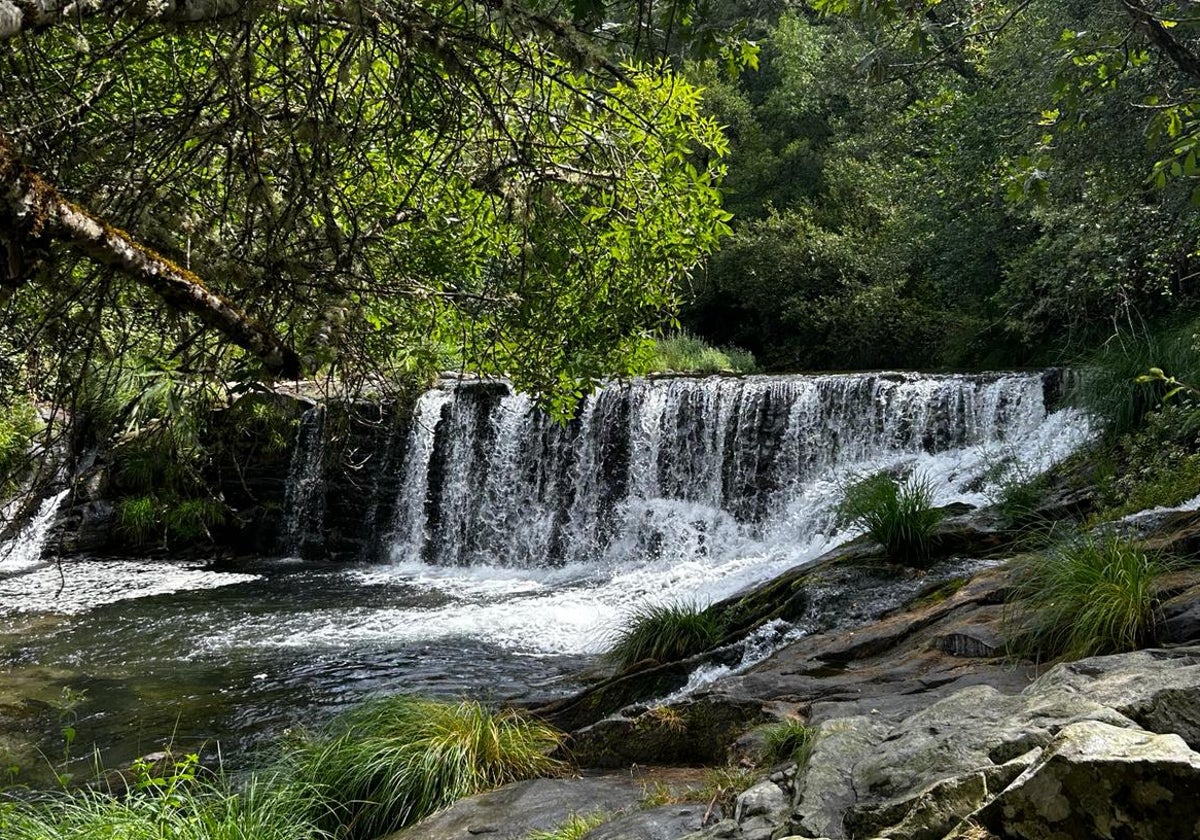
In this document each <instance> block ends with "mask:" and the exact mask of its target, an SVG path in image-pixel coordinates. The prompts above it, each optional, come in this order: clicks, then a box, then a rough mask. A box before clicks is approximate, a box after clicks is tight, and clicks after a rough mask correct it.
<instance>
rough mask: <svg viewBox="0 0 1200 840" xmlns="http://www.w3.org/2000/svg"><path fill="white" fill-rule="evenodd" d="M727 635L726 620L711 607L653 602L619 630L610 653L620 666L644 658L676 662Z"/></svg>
mask: <svg viewBox="0 0 1200 840" xmlns="http://www.w3.org/2000/svg"><path fill="white" fill-rule="evenodd" d="M724 635H725V625H724V622H723V621H722V620H721V618H720V617H719V616H717V615H716V614H715V613H713V612H712V611H711V610H708V609H701V608H700V607H699V606H698V605H696V604H694V603H689V602H674V603H667V604H649V605H645V606H642V607H638V608H637V609H635V610H634V611H633V612H632V613H631V614H630V616H629V618H628V619H627V621H626V624H625V625H624V626H623V627H621V628H620V629H618V630H617V631H616V633H615V634H614V636H613V643H612V646H611V647H610V648H609V650H608V654H607V656H608V659H609V660H610V661H612V662H614V663H616V665H617V666H618V667H620V668H628V667H629V666H631V665H633V664H634V663H637V662H641V661H642V660H644V659H653V660H655V661H656V662H676V661H678V660H680V659H687V658H688V657H689V656H694V655H696V654H698V653H703V652H704V651H706V650H708V649H709V648H711V647H714V646H715V645H717V644H718V643H720V641H721V639H722V638H723V637H724Z"/></svg>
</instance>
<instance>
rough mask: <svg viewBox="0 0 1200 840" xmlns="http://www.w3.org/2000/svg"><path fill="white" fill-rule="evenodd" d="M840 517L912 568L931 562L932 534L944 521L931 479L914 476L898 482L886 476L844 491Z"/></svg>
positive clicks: (879, 475)
mask: <svg viewBox="0 0 1200 840" xmlns="http://www.w3.org/2000/svg"><path fill="white" fill-rule="evenodd" d="M838 515H839V518H840V519H841V521H842V522H843V523H844V524H850V525H855V526H857V527H859V528H862V529H863V530H864V531H865V532H866V533H867V535H868V536H869V537H870V538H871V539H872V540H874V541H875V542H877V543H879V544H880V545H882V546H883V548H884V550H885V551H887V554H888V557H890V558H891V559H893V560H896V561H898V562H901V563H907V564H909V565H913V566H920V565H922V564H924V563H925V562H926V561H927V560H928V558H929V551H930V548H931V545H932V538H933V533H934V531H935V530H936V528H937V525H938V523H939V522H941V521H942V512H941V511H940V510H938V509H937V508H935V507H934V506H933V483H932V482H931V481H930V480H929V479H928V478H926V477H923V476H917V475H912V476H909V477H908V478H907V479H905V480H904V481H898V480H897V479H895V478H894V477H892V476H891V475H889V474H887V473H886V472H880V473H875V474H873V475H869V476H866V477H865V478H861V479H859V480H858V481H855V482H853V483H852V484H850V485H848V486H847V487H845V488H844V489H843V491H842V501H841V503H840V504H839V505H838Z"/></svg>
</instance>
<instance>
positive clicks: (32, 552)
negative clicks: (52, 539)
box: [0, 490, 69, 577]
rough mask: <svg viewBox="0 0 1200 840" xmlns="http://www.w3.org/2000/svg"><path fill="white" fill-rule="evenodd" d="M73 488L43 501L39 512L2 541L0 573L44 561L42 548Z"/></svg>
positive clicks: (3, 574) (18, 570) (0, 544)
mask: <svg viewBox="0 0 1200 840" xmlns="http://www.w3.org/2000/svg"><path fill="white" fill-rule="evenodd" d="M68 492H69V491H67V490H63V491H61V492H59V493H56V494H55V495H53V496H50V497H49V498H47V499H45V500H43V501H42V504H41V506H40V507H39V508H38V512H37V513H36V514H34V516H33V518H32V519H31V520H29V522H28V523H27V524H26V525H25V527H24V528H22V529H21V531H20V532H19V533H18V534H17V535H16V536H15V537H13V538H12V539H11V540H9V541H7V542H4V543H0V576H3V577H7V576H10V575H14V574H19V573H22V572H27V571H29V570H30V569H33V568H36V567H37V566H40V565H42V562H43V561H42V552H43V550H44V549H45V547H46V539H47V538H48V537H49V536H50V528H51V526H52V525H53V524H54V517H55V515H56V514H57V513H58V507H59V505H61V504H62V501H63V499H65V498H66V497H67V493H68Z"/></svg>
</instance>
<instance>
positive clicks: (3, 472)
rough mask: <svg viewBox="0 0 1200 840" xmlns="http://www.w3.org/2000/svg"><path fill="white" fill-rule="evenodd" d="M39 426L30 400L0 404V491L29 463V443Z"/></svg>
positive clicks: (35, 411)
mask: <svg viewBox="0 0 1200 840" xmlns="http://www.w3.org/2000/svg"><path fill="white" fill-rule="evenodd" d="M39 427H40V424H39V422H38V416H37V410H36V409H35V408H34V407H33V404H32V403H30V402H29V401H28V400H17V401H14V402H13V403H12V404H11V405H0V491H3V490H4V489H6V488H7V487H8V486H9V485H10V483H11V482H12V480H13V479H14V478H16V475H17V473H18V472H19V471H21V469H22V468H23V467H24V466H26V465H27V464H26V461H27V458H28V454H29V445H30V442H31V441H32V440H33V437H34V435H36V434H37V432H38V429H39Z"/></svg>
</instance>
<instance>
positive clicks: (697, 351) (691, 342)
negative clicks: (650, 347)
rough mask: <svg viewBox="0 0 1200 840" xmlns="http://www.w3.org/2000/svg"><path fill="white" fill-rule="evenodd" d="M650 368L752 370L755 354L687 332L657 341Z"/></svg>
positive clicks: (714, 370)
mask: <svg viewBox="0 0 1200 840" xmlns="http://www.w3.org/2000/svg"><path fill="white" fill-rule="evenodd" d="M650 370H651V371H655V372H668V371H670V372H675V373H752V372H753V371H754V355H753V354H752V353H750V351H748V350H742V349H740V348H737V347H727V348H722V349H719V350H718V349H717V348H715V347H712V346H710V345H708V344H706V343H705V342H704V341H702V340H701V339H699V338H697V337H696V336H694V335H691V334H690V333H686V332H680V333H676V334H675V335H670V336H667V337H665V338H660V339H658V340H656V341H655V342H654V356H653V358H652V360H651V362H650Z"/></svg>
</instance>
